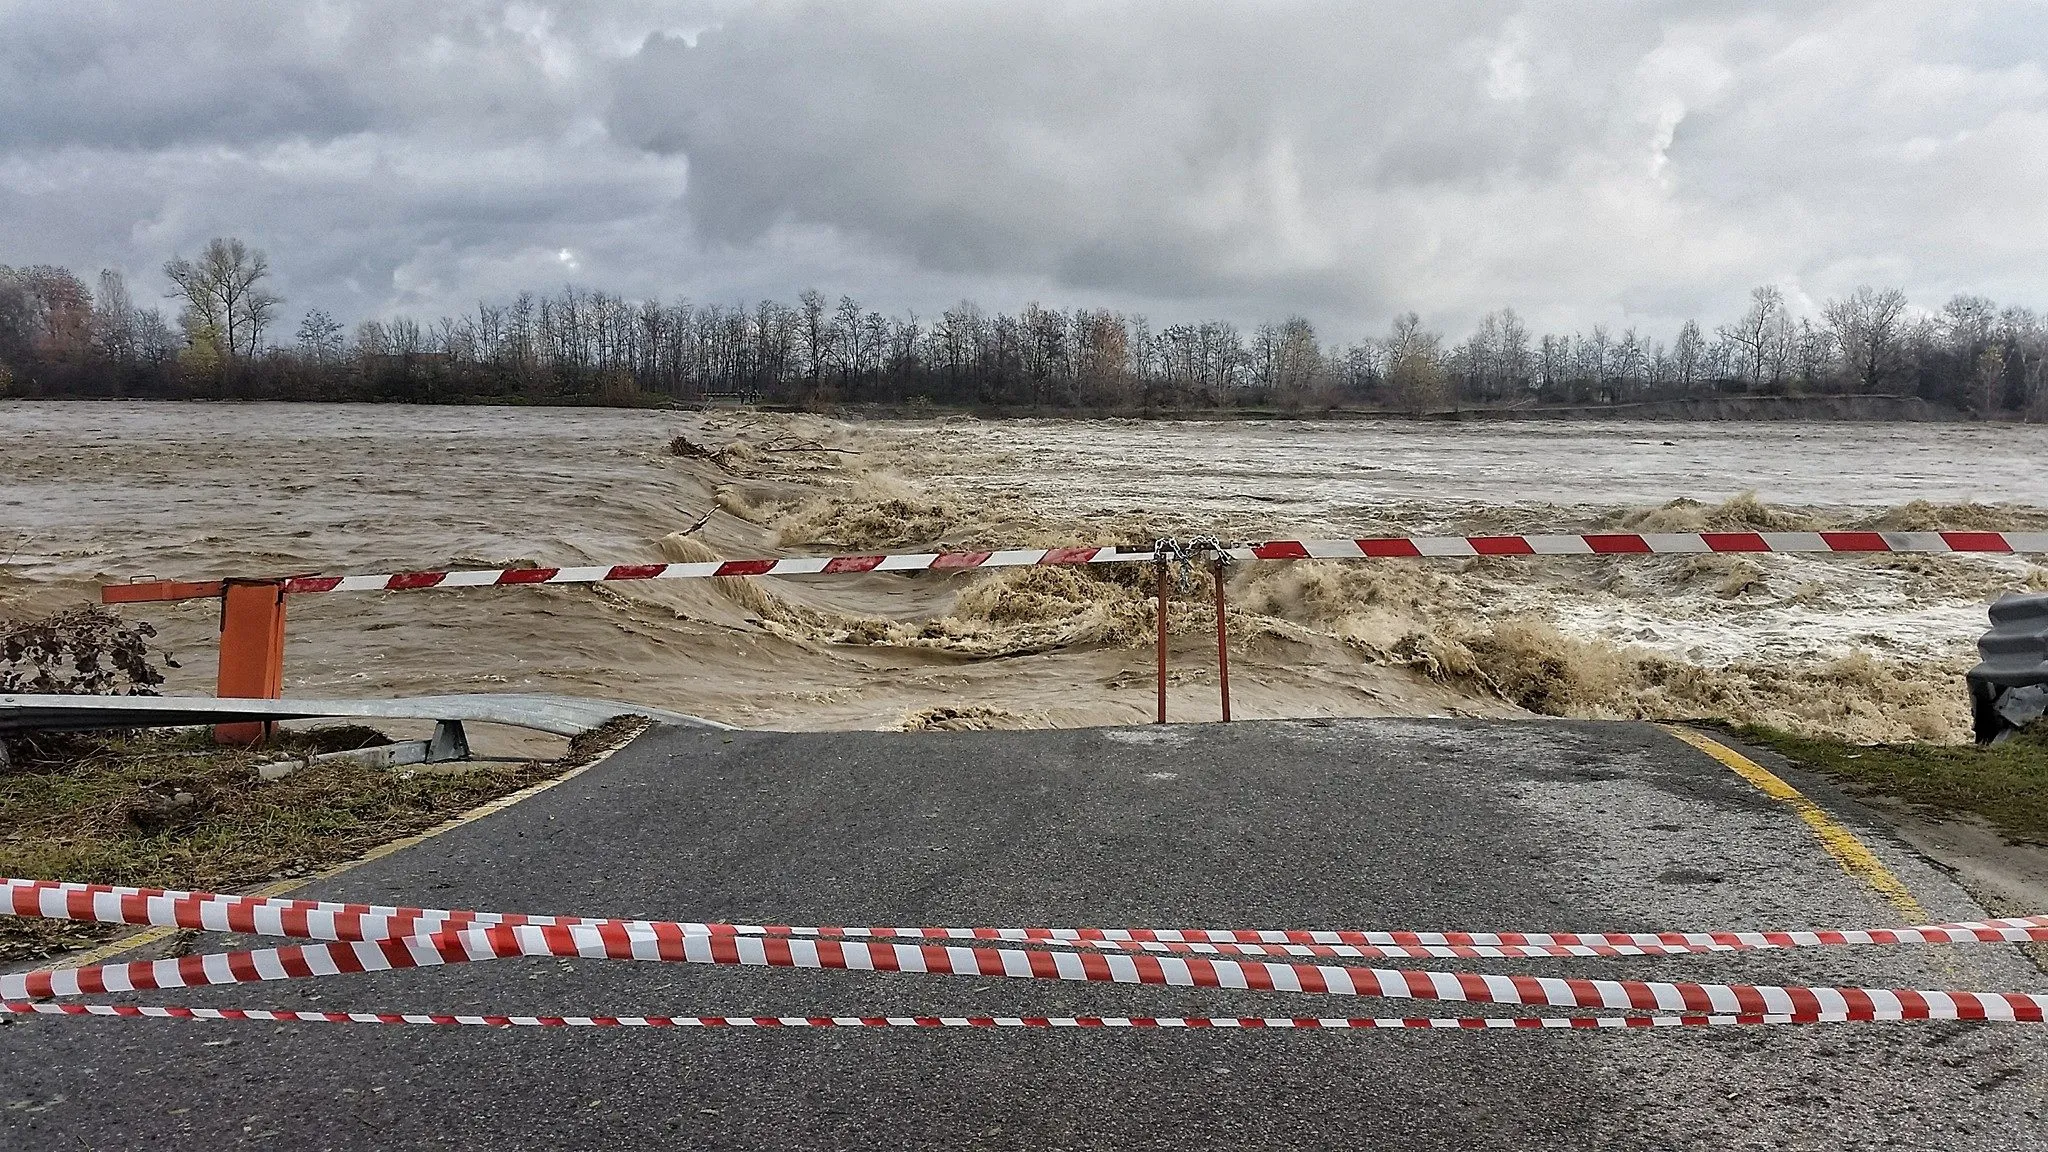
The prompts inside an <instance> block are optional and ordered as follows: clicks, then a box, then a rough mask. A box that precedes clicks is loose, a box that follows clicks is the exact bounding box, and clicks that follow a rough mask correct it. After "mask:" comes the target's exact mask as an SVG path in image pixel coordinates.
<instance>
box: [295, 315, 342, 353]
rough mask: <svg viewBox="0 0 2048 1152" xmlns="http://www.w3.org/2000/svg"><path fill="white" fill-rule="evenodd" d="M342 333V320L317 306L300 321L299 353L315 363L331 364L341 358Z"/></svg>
mask: <svg viewBox="0 0 2048 1152" xmlns="http://www.w3.org/2000/svg"><path fill="white" fill-rule="evenodd" d="M341 334H342V327H341V322H340V321H338V320H336V319H335V318H334V317H333V316H331V315H329V314H328V313H327V312H326V311H325V310H323V309H319V308H315V309H313V310H312V311H310V312H308V313H306V318H305V319H304V320H301V321H299V334H298V341H299V355H301V356H304V357H305V358H306V359H308V360H311V361H312V362H313V363H315V364H331V363H333V362H335V361H336V360H339V359H341V345H342V339H341Z"/></svg>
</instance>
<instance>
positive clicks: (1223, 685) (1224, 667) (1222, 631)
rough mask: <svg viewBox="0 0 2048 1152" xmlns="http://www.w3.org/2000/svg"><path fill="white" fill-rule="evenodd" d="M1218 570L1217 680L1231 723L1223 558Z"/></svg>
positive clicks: (1227, 628)
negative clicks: (1224, 613)
mask: <svg viewBox="0 0 2048 1152" xmlns="http://www.w3.org/2000/svg"><path fill="white" fill-rule="evenodd" d="M1215 572H1216V682H1217V685H1218V688H1219V691H1220V692H1221V694H1222V697H1223V722H1224V723H1225V724H1228V723H1230V625H1229V624H1228V623H1227V622H1226V620H1225V617H1224V615H1223V612H1224V606H1223V558H1222V557H1220V556H1219V557H1217V558H1216V561H1215Z"/></svg>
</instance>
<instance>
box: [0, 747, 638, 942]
mask: <svg viewBox="0 0 2048 1152" xmlns="http://www.w3.org/2000/svg"><path fill="white" fill-rule="evenodd" d="M620 734H621V732H620V731H618V730H604V731H600V732H596V733H591V734H590V735H589V737H586V738H582V739H579V740H578V741H577V743H576V744H574V745H572V746H571V750H570V755H569V756H568V757H566V758H564V759H562V760H556V761H540V762H526V763H478V764H475V765H464V766H456V765H435V766H432V767H431V768H429V769H426V770H421V769H416V768H365V767H362V766H360V765H357V764H351V763H347V762H344V761H328V762H324V763H319V764H308V765H302V766H301V767H300V768H298V769H297V770H296V771H294V772H293V773H291V774H290V775H288V776H285V777H283V778H282V779H278V780H262V779H260V778H258V776H257V774H256V771H255V766H256V765H257V764H262V763H272V762H275V761H277V760H281V759H288V758H290V757H291V756H292V755H294V754H299V755H304V754H312V753H318V752H332V751H339V750H343V749H346V748H360V747H366V746H368V745H371V744H377V743H383V742H384V741H383V738H382V737H381V736H380V735H379V734H378V733H376V732H375V731H372V730H369V729H364V728H360V727H355V726H348V727H341V728H326V729H313V730H311V731H308V732H288V733H284V734H282V735H281V736H280V737H279V739H278V742H277V743H274V744H273V745H272V746H271V747H269V748H266V749H264V750H262V751H248V750H242V749H231V748H221V747H217V746H215V745H214V744H213V743H212V742H211V740H210V738H209V736H208V734H207V733H206V732H205V731H204V730H193V731H188V732H167V733H141V734H136V733H125V734H108V735H97V734H96V735H90V736H61V737H40V738H37V739H35V740H33V741H16V742H13V743H12V744H11V745H10V750H11V751H12V753H13V765H12V767H10V768H7V769H4V770H0V875H5V876H13V877H20V878H26V879H35V880H65V881H78V882H84V883H96V884H134V885H141V886H144V887H153V888H180V889H200V890H207V891H233V890H235V889H237V888H242V887H247V886H251V885H255V884H261V883H263V882H265V881H270V880H278V879H284V878H288V877H292V876H300V875H304V874H306V873H308V872H312V871H315V870H318V869H321V868H325V867H328V866H331V865H334V864H338V863H341V862H343V861H347V860H352V859H355V858H356V857H358V856H361V855H362V854H363V853H364V852H366V851H368V850H369V849H371V848H374V847H376V846H377V845H379V844H384V843H388V842H389V841H392V840H395V839H398V838H400V837H402V836H408V835H411V834H412V833H414V832H419V831H422V830H424V829H427V828H431V827H433V826H434V825H435V824H438V823H440V822H442V821H443V820H446V819H448V818H449V817H451V816H455V815H457V814H459V813H461V812H464V811H466V810H468V809H470V808H473V807H475V806H477V805H479V804H482V803H484V802H486V801H488V800H492V799H495V798H497V797H499V796H503V795H505V794H507V793H509V792H515V791H517V790H519V789H521V788H524V787H527V786H528V785H531V784H534V783H537V782H539V781H541V780H545V779H548V778H550V777H552V776H555V775H558V774H560V773H561V772H563V771H565V770H567V769H568V768H569V767H571V766H573V765H575V764H577V763H581V762H584V761H587V760H588V759H589V758H591V757H592V756H594V755H595V754H596V753H597V752H599V751H601V750H602V749H603V748H605V747H608V746H609V745H610V744H611V743H612V742H613V741H615V740H616V738H617V737H618V736H619V735H620ZM450 769H458V770H453V771H451V770H450ZM117 931H119V929H118V928H115V927H112V926H104V925H92V924H78V923H72V922H69V921H60V920H39V919H17V918H13V917H0V963H8V962H14V961H20V960H26V959H35V958H41V957H45V956H50V955H53V954H55V953H58V952H62V951H66V950H70V949H74V948H80V947H86V946H89V945H91V944H94V943H97V942H99V941H101V940H104V939H106V938H108V937H109V936H111V935H113V934H114V933H115V932H117Z"/></svg>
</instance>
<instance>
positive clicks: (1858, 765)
mask: <svg viewBox="0 0 2048 1152" xmlns="http://www.w3.org/2000/svg"><path fill="white" fill-rule="evenodd" d="M1734 732H1735V733H1736V734H1737V735H1738V736H1740V737H1741V738H1742V739H1743V740H1746V741H1749V742H1750V743H1752V744H1755V745H1758V746H1761V747H1764V748H1769V749H1770V750H1772V751H1774V752H1776V753H1778V754H1779V755H1781V756H1784V757H1785V758H1786V759H1787V760H1790V761H1792V762H1794V763H1796V764H1798V765H1799V766H1801V767H1803V768H1810V769H1812V770H1814V771H1817V772H1821V773H1823V774H1825V775H1828V776H1831V777H1833V778H1835V779H1837V780H1840V781H1843V782H1844V783H1846V784H1848V785H1850V787H1851V790H1852V791H1855V792H1861V793H1867V794H1871V795H1882V796H1887V797H1892V798H1896V799H1898V800H1902V801H1904V802H1906V803H1908V804H1912V805H1916V806H1919V807H1922V808H1928V809H1933V810H1934V811H1936V812H1939V813H1945V814H1957V813H1963V814H1968V815H1972V816H1980V817H1982V818H1984V819H1985V820H1986V821H1988V822H1989V823H1990V824H1991V825H1992V827H1994V828H1996V829H1998V830H1999V832H2001V833H2003V834H2004V835H2005V836H2006V838H2007V839H2009V840H2013V841H2019V842H2024V843H2032V844H2048V726H2044V725H2038V724H2037V725H2035V726H2034V727H2033V728H2032V729H2029V730H2028V731H2027V732H2025V733H2023V734H2021V735H2019V736H2017V737H2015V738H2014V739H2012V740H2009V741H2007V742H2005V743H2003V744H1998V745H1993V746H1990V747H1978V746H1975V745H1953V744H1878V745H1872V746H1859V745H1855V744H1844V743H1841V742H1840V741H1836V740H1827V739H1820V738H1815V737H1811V736H1798V735H1794V734H1792V733H1790V732H1782V731H1779V730H1777V729H1773V728H1759V727H1753V726H1743V727H1738V728H1735V729H1734Z"/></svg>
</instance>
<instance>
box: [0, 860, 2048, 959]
mask: <svg viewBox="0 0 2048 1152" xmlns="http://www.w3.org/2000/svg"><path fill="white" fill-rule="evenodd" d="M0 889H4V892H5V905H6V906H5V907H4V908H0V914H4V913H7V912H11V913H12V914H13V915H16V916H44V917H49V918H52V919H63V920H89V921H98V922H100V923H105V924H130V925H138V926H141V925H155V926H159V927H168V928H185V929H190V930H192V931H199V932H239V933H242V934H244V935H250V936H283V937H290V938H292V939H298V940H389V939H395V938H399V937H405V936H424V935H432V934H433V933H436V932H442V931H447V930H450V929H459V928H468V927H492V926H497V925H524V924H532V925H558V926H567V925H586V926H591V927H598V928H605V927H619V928H629V929H639V930H643V931H649V930H652V929H653V928H654V926H655V925H656V924H657V923H658V922H656V921H649V920H624V919H614V918H598V919H592V918H586V917H580V916H534V915H519V914H505V913H491V912H467V911H450V910H447V909H438V908H406V907H398V906H389V905H371V904H347V903H337V902H333V901H323V900H296V899H291V898H288V897H276V896H238V895H228V894H220V893H211V892H179V891H170V890H165V889H160V888H132V887H125V886H120V885H109V884H71V883H60V882H56V881H47V880H15V879H4V878H0ZM675 927H678V928H680V929H681V930H682V931H683V932H685V933H688V934H697V935H729V936H796V937H849V938H873V939H913V940H986V941H1000V942H1021V943H1042V944H1049V945H1061V946H1069V947H1098V948H1108V949H1121V950H1127V951H1162V950H1164V951H1187V950H1193V951H1203V952H1210V951H1214V952H1228V953H1231V954H1236V955H1254V956H1257V955H1270V956H1282V955H1337V956H1348V957H1359V958H1368V959H1370V958H1383V957H1427V958H1436V959H1453V958H1457V959H1531V958H1540V957H1552V956H1665V955H1683V954H1688V953H1696V952H1733V951H1746V950H1753V949H1779V948H1813V947H1829V946H1847V945H1909V944H2013V943H2025V942H2028V941H2048V916H2015V917H2007V918H2003V919H1996V920H1972V921H1962V922H1957V923H1952V924H1922V925H1916V926H1913V927H1907V928H1869V929H1819V930H1807V931H1777V932H1373V931H1359V930H1356V929H1345V930H1309V929H1272V928H1249V929H1248V928H959V927H950V928H949V927H938V928H934V927H899V926H869V927H807V926H795V925H788V924H720V923H691V922H679V923H677V924H676V925H675ZM1304 949H1312V950H1316V951H1299V950H1304ZM1323 949H1328V950H1329V951H1327V952H1326V951H1320V950H1323Z"/></svg>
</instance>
